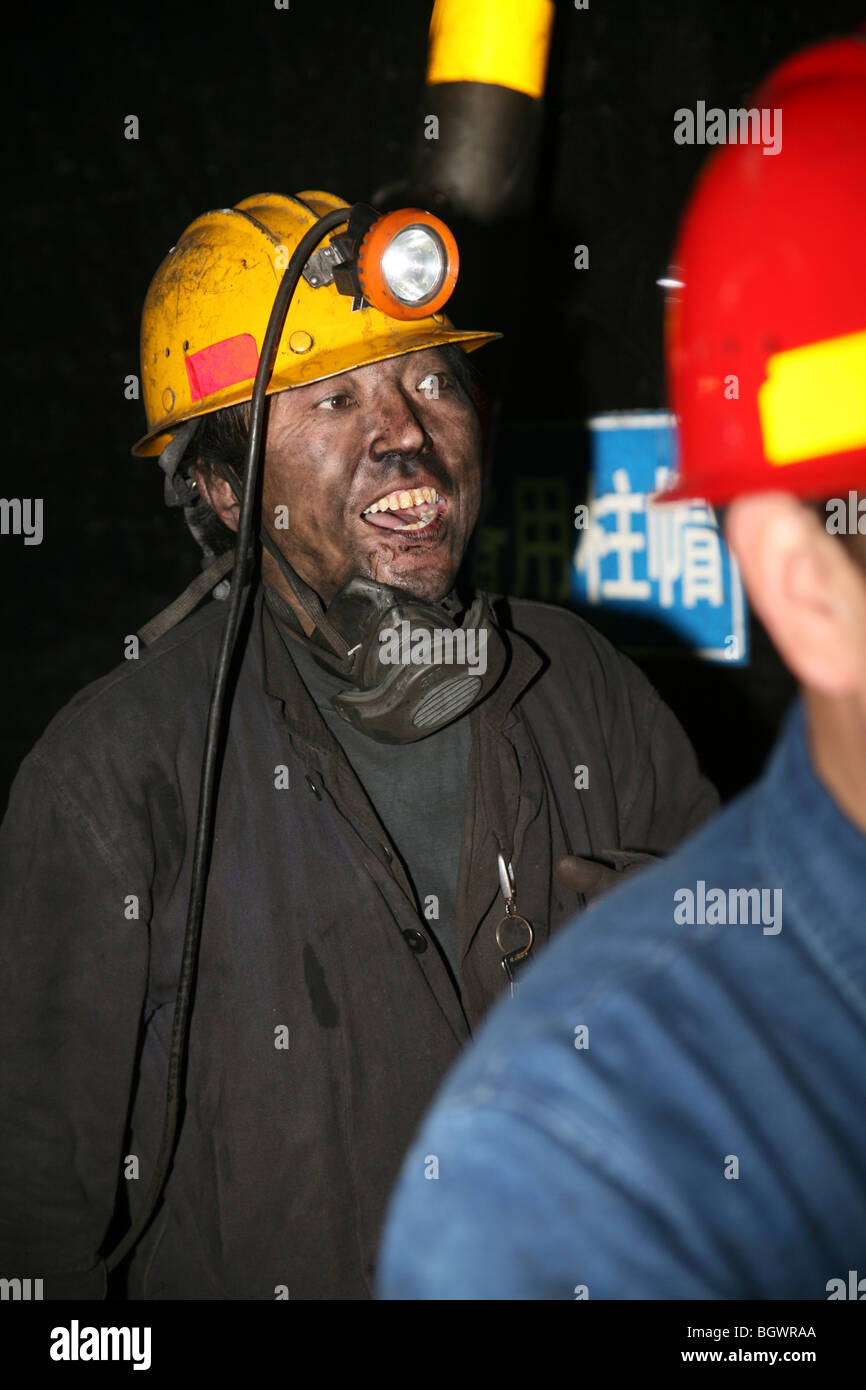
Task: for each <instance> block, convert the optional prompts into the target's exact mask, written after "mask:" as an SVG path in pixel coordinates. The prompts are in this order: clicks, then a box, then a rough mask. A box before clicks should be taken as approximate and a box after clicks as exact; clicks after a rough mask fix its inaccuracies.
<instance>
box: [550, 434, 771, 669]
mask: <svg viewBox="0 0 866 1390" xmlns="http://www.w3.org/2000/svg"><path fill="white" fill-rule="evenodd" d="M590 429H591V430H592V432H593V467H592V473H593V481H592V492H591V495H590V498H589V509H588V512H589V515H588V522H587V525H586V527H585V529H583V530H582V531H581V533H580V536H579V539H578V544H577V547H576V550H575V554H574V588H573V592H574V595H575V597H576V598H577V599H578V601H580V602H583V603H585V604H589V605H591V606H602V607H610V608H611V609H616V610H618V611H619V612H622V613H631V614H634V615H635V616H636V617H640V618H655V620H656V621H657V622H659V623H663V624H664V625H665V626H666V627H667V628H668V629H670V630H671V631H672V633H673V634H675V635H676V638H677V639H678V641H679V642H680V643H682V642H685V643H687V645H689V646H691V647H693V648H695V649H696V651H697V652H698V654H699V655H701V656H703V657H705V658H706V659H708V660H724V661H726V662H732V663H734V664H743V663H744V662H745V661H746V659H747V635H746V621H745V616H746V608H745V598H744V595H743V590H742V584H741V581H740V575H739V571H738V569H737V566H736V562H735V561H734V560H733V558H732V557H731V556H730V554H729V553H728V550H727V547H726V546H725V543H724V539H723V537H722V534H721V531H720V529H719V524H718V520H717V518H716V514H715V512H714V510H713V508H712V507H711V506H710V505H709V503H707V502H704V501H699V500H697V501H684V502H675V503H671V504H665V505H656V504H655V502H654V495H655V494H656V493H658V492H660V491H662V490H663V489H664V488H665V487H666V485H667V483H668V481H669V480H670V477H671V473H672V464H673V442H674V441H673V435H674V427H673V420H672V417H671V416H669V415H667V414H666V413H664V412H649V413H648V412H637V411H635V412H632V413H624V414H617V415H604V416H596V417H594V419H592V420H591V421H590ZM656 640H657V641H658V639H656Z"/></svg>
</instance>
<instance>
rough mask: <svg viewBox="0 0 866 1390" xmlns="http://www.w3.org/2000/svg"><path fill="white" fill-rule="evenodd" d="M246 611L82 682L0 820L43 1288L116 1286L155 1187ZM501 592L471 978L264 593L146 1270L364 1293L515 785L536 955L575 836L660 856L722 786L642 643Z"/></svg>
mask: <svg viewBox="0 0 866 1390" xmlns="http://www.w3.org/2000/svg"><path fill="white" fill-rule="evenodd" d="M225 611H226V610H225V606H224V605H222V604H217V603H211V604H208V605H206V606H205V608H204V609H202V610H200V611H199V612H198V613H196V614H194V615H193V616H192V617H191V618H189V619H187V621H185V622H184V623H182V624H181V625H180V626H178V627H176V628H175V629H174V630H172V631H171V632H169V633H167V634H166V635H165V636H164V637H162V638H161V639H160V640H159V641H158V642H157V643H155V645H154V646H153V647H151V648H149V649H147V650H146V651H144V652H143V653H142V654H141V656H140V658H139V659H137V660H129V661H126V662H124V663H123V664H122V665H121V666H120V667H119V668H118V669H117V670H115V671H113V672H112V673H111V674H110V675H108V676H106V677H105V678H103V679H102V680H99V681H97V682H95V683H94V684H92V685H90V686H88V687H87V688H86V689H85V690H83V691H82V692H81V693H80V694H79V695H77V696H76V697H75V699H73V700H72V701H71V702H70V703H69V704H68V705H67V706H66V708H65V709H64V710H63V711H62V712H61V713H60V714H59V715H57V717H56V718H55V719H54V720H53V721H52V723H51V724H50V725H49V727H48V729H47V730H46V732H45V734H44V735H43V737H42V738H41V740H40V741H39V743H38V744H37V745H36V747H35V748H34V749H33V751H32V752H31V753H30V754H29V756H28V757H27V758H26V759H25V761H24V763H23V764H22V766H21V769H20V771H19V773H18V776H17V778H16V780H15V783H14V785H13V789H12V794H11V799H10V805H9V810H8V813H7V816H6V819H5V821H4V825H3V829H2V832H0V882H2V895H3V896H2V923H0V953H2V959H0V966H2V981H3V996H4V997H3V1000H2V1007H0V1029H2V1034H3V1037H2V1048H0V1058H2V1061H0V1087H2V1089H0V1274H2V1275H3V1276H4V1277H7V1278H15V1277H19V1278H23V1277H27V1276H30V1277H35V1278H42V1279H43V1280H44V1292H45V1297H47V1298H101V1297H103V1296H104V1295H105V1292H106V1287H107V1282H106V1269H105V1264H104V1258H103V1257H104V1255H105V1254H107V1250H108V1248H110V1246H108V1247H107V1246H106V1237H107V1229H108V1227H109V1223H110V1221H111V1219H112V1213H113V1211H114V1210H115V1207H116V1204H117V1203H118V1199H119V1198H120V1197H122V1195H123V1193H124V1192H126V1194H128V1198H129V1204H130V1207H131V1210H132V1212H133V1214H134V1213H135V1211H136V1210H138V1209H139V1207H140V1206H141V1204H142V1202H143V1199H144V1195H145V1193H146V1191H147V1188H148V1185H149V1181H150V1177H151V1174H152V1172H153V1168H154V1164H155V1160H156V1154H157V1152H158V1149H159V1140H160V1135H161V1132H162V1124H163V1109H164V1097H165V1086H166V1071H167V1057H168V1052H169V1047H170V1040H171V1025H172V1017H173V1006H174V997H175V992H176V985H177V977H178V972H179V967H180V958H181V950H182V943H183V937H184V928H185V921H186V912H187V896H188V892H189V884H190V874H191V866H192V854H193V838H194V829H195V822H196V813H197V806H198V793H199V777H200V766H201V756H202V747H203V743H204V736H205V727H206V721H207V712H208V704H209V698H210V687H211V681H212V678H213V672H214V665H215V661H216V656H217V652H218V647H219V640H220V635H221V631H222V626H223V622H224V619H225ZM500 611H501V612H502V613H504V615H505V618H504V628H505V636H506V638H507V642H508V645H509V648H510V662H509V666H508V669H507V672H506V675H505V676H504V678H503V680H502V681H501V682H500V684H499V686H498V687H497V689H496V690H495V691H494V693H493V694H492V695H491V696H489V697H488V698H487V699H486V700H485V701H484V702H483V703H482V704H481V705H479V706H478V707H477V708H476V709H474V710H473V711H472V713H471V716H470V718H471V721H472V754H471V757H470V763H469V771H468V784H467V793H466V809H465V817H464V828H463V841H462V852H461V860H460V872H459V879H458V894H457V898H458V915H457V938H458V953H459V956H460V960H461V972H462V979H461V985H462V1001H461V998H460V996H458V994H457V992H456V990H455V988H454V986H453V984H452V982H451V980H450V977H449V975H448V971H447V968H446V967H445V965H444V964H443V961H442V958H441V957H440V955H439V953H438V951H437V950H436V949H435V948H433V949H427V950H420V951H419V950H418V949H417V947H418V946H419V944H420V945H423V942H420V941H419V933H420V934H422V935H423V936H424V940H425V941H426V939H427V935H428V933H427V931H426V926H427V924H426V922H425V921H424V919H423V918H421V917H419V915H418V910H417V908H416V905H415V897H414V894H413V891H412V887H411V884H410V883H409V882H408V880H407V879H406V877H405V875H404V873H403V870H402V867H401V865H400V862H399V855H398V854H397V853H396V847H395V846H394V845H392V844H391V843H390V842H389V839H388V836H387V834H386V832H385V830H384V828H383V826H382V824H381V822H380V821H379V818H378V816H377V815H376V813H375V811H374V810H373V807H372V805H371V803H370V802H369V801H368V799H367V797H366V796H365V794H364V791H363V789H362V787H361V785H360V783H359V782H358V780H357V778H356V777H355V774H354V773H353V771H352V769H351V767H350V766H349V763H348V761H347V760H346V758H345V756H344V754H343V753H342V750H341V749H340V748H339V746H338V744H337V743H336V742H335V740H334V739H333V737H332V735H331V734H330V732H329V731H328V729H327V727H326V725H325V723H324V721H323V720H322V718H321V716H320V715H319V713H318V711H317V710H316V708H315V706H314V704H313V703H312V701H311V699H310V698H309V696H308V694H307V692H306V689H305V687H304V686H303V684H302V682H301V680H300V678H299V676H298V674H297V672H296V670H295V668H294V666H293V664H292V662H291V659H290V657H289V656H288V652H287V650H286V646H285V643H284V640H283V638H282V637H281V635H280V633H279V632H278V630H277V628H276V626H275V623H274V619H273V618H272V617H271V615H270V613H269V611H268V609H267V607H266V606H265V605H263V603H262V595H261V590H259V591H258V592H257V594H256V595H255V597H254V601H253V603H252V604H251V605H250V619H249V632H248V638H247V640H246V645H245V648H244V651H243V658H242V661H241V663H240V669H239V675H238V679H237V686H236V689H235V692H234V698H233V702H232V706H231V714H230V720H229V725H228V732H227V736H226V743H225V757H224V763H223V768H222V775H221V783H220V791H219V800H218V808H217V814H216V828H215V835H214V841H213V854H212V860H211V866H210V876H209V880H208V888H207V900H206V906H205V917H204V926H203V933H202V944H201V953H200V959H199V968H198V977H197V983H196V988H195V999H194V1009H193V1016H192V1027H191V1034H190V1044H189V1059H188V1074H187V1080H186V1088H185V1097H186V1100H185V1109H184V1113H183V1123H182V1128H181V1133H180V1139H179V1143H178V1147H177V1151H176V1155H175V1159H174V1164H173V1168H172V1171H171V1174H170V1177H169V1180H168V1183H167V1185H166V1188H165V1191H164V1195H163V1200H162V1204H161V1206H160V1208H159V1210H158V1212H157V1215H156V1217H155V1219H154V1221H153V1222H152V1224H151V1226H150V1228H149V1230H148V1231H147V1233H146V1234H145V1236H144V1237H143V1239H142V1240H141V1242H140V1244H139V1246H138V1247H137V1249H136V1252H135V1255H134V1257H133V1260H132V1263H131V1267H130V1272H129V1281H128V1292H129V1296H130V1297H131V1298H134V1299H274V1298H275V1297H286V1296H288V1297H290V1298H292V1299H297V1298H307V1299H363V1298H369V1297H371V1296H372V1293H373V1275H374V1270H373V1265H374V1259H375V1255H376V1249H377V1243H378V1237H379V1232H380V1226H381V1222H382V1218H383V1213H384V1208H385V1202H386V1199H387V1197H388V1194H389V1191H390V1189H391V1187H392V1184H393V1182H394V1180H395V1178H396V1175H397V1172H398V1170H399V1165H400V1160H401V1158H402V1156H403V1154H404V1152H405V1150H406V1149H407V1147H408V1145H409V1142H410V1140H411V1138H412V1135H413V1133H414V1131H415V1129H416V1127H417V1125H418V1123H419V1121H420V1119H421V1117H422V1114H423V1113H424V1110H425V1108H426V1106H427V1105H428V1103H429V1102H430V1100H431V1099H432V1097H433V1094H434V1092H435V1090H436V1089H437V1087H438V1085H439V1083H440V1082H441V1081H442V1079H443V1077H444V1075H445V1073H446V1071H447V1070H448V1068H449V1066H450V1065H451V1064H452V1063H453V1062H454V1060H455V1059H456V1058H457V1056H458V1053H459V1052H460V1050H461V1047H462V1046H463V1044H464V1043H465V1042H466V1040H467V1038H468V1037H469V1035H470V1033H471V1031H472V1030H473V1029H474V1028H475V1027H476V1025H477V1024H478V1022H479V1021H480V1020H481V1019H482V1018H483V1016H484V1015H485V1013H486V1011H487V1010H488V1008H489V1007H490V1005H491V1003H492V1002H493V1001H494V1000H495V999H496V998H497V996H498V995H500V994H501V993H502V992H503V989H504V988H506V987H507V982H506V980H505V977H504V974H503V971H502V968H501V954H500V950H499V948H498V947H497V945H496V941H495V936H494V934H495V929H496V924H497V922H498V921H499V919H500V918H501V916H502V913H503V899H502V895H501V891H500V886H499V877H498V873H497V852H498V848H499V845H498V842H497V840H496V838H495V836H494V834H493V829H492V827H491V823H490V822H491V818H492V817H491V811H490V807H492V806H500V807H503V806H504V807H505V808H506V811H507V816H508V819H509V826H508V833H509V834H510V835H511V836H512V843H513V852H512V862H513V865H514V873H515V879H516V888H517V905H518V909H519V911H520V912H521V913H522V914H523V915H524V916H525V917H527V918H528V919H529V920H530V922H531V923H532V925H533V927H534V929H535V934H536V947H535V951H536V953H537V952H539V951H543V950H544V945H545V942H546V940H547V939H548V937H549V936H550V934H551V933H552V932H554V931H556V930H557V929H558V928H559V927H560V926H561V925H563V924H564V923H565V921H566V920H568V918H569V917H570V916H571V915H572V914H573V913H574V912H575V910H576V909H578V908H579V907H580V906H581V905H582V900H580V899H579V898H578V896H577V895H576V894H574V893H573V892H571V891H569V890H568V889H566V888H563V887H560V886H559V884H558V882H557V881H555V880H554V876H553V869H552V866H553V862H554V861H555V860H556V859H557V858H558V857H559V856H561V855H565V854H578V855H594V854H597V853H599V852H601V851H605V850H610V849H634V850H642V851H649V852H652V853H664V852H666V851H668V850H670V849H671V848H672V847H673V846H674V845H676V844H677V843H678V841H680V840H681V839H682V838H683V837H684V836H685V835H686V834H687V833H688V832H689V831H691V830H692V829H694V828H696V827H697V826H698V825H699V824H701V823H702V822H703V821H704V820H705V819H706V818H707V816H708V815H710V814H711V812H712V811H713V810H714V809H715V807H716V805H717V798H716V795H715V792H714V790H713V789H712V787H711V786H710V784H709V783H708V782H707V781H706V780H705V779H703V778H702V777H701V775H700V773H699V770H698V767H697V765H696V761H695V757H694V754H693V752H692V749H691V746H690V744H689V743H688V740H687V739H686V737H685V735H684V733H683V731H682V729H681V728H680V726H679V724H678V723H677V721H676V719H675V718H674V716H673V715H672V714H671V712H670V710H669V709H668V708H667V707H666V706H665V705H664V704H663V703H662V701H661V700H660V699H659V697H658V695H657V694H656V693H655V691H654V690H653V689H652V688H651V686H650V685H649V684H648V682H647V681H646V679H645V678H644V677H643V676H642V675H641V674H640V672H639V671H638V670H637V668H636V667H635V666H634V665H633V664H632V663H631V662H629V661H628V660H627V659H626V658H624V657H623V656H621V655H619V654H618V653H617V652H616V651H614V649H613V648H612V647H611V646H610V645H609V644H608V643H607V642H606V641H605V640H604V639H603V638H602V637H601V636H599V634H598V633H596V632H595V631H593V629H592V628H590V627H589V626H588V625H587V624H585V623H584V622H582V621H581V620H580V619H579V618H577V617H575V616H574V615H573V614H570V613H568V612H566V611H565V610H563V609H559V608H555V607H548V606H546V605H543V604H538V603H529V602H522V601H521V602H518V601H511V602H510V605H505V606H504V608H501V610H500ZM580 766H583V767H585V768H586V769H587V774H586V777H588V786H583V785H579V786H576V785H575V782H576V781H577V782H578V783H580V784H582V782H583V781H584V780H586V778H584V777H583V776H577V777H576V776H575V768H577V767H580ZM279 769H286V770H287V773H288V777H286V773H285V772H280V771H279ZM494 777H495V778H496V779H497V789H496V794H495V796H494V795H492V794H490V787H491V779H493V778H494ZM286 781H288V786H286V785H285V783H286ZM423 795H424V791H423V788H419V796H423ZM404 933H409V934H410V935H409V937H408V938H407V937H406V936H404ZM410 941H411V942H412V943H413V946H414V949H413V948H412V947H411V946H410V944H409V942H410Z"/></svg>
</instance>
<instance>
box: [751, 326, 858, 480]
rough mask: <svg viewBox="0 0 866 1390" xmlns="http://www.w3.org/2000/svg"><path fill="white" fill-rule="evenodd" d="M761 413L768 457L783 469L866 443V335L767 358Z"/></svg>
mask: <svg viewBox="0 0 866 1390" xmlns="http://www.w3.org/2000/svg"><path fill="white" fill-rule="evenodd" d="M758 414H759V415H760V418H761V434H762V435H763V440H764V455H765V457H766V459H767V462H768V463H772V464H774V465H776V466H778V467H782V466H784V465H785V464H787V463H799V462H800V460H802V459H807V458H821V457H823V455H825V454H841V453H845V451H846V450H848V449H857V448H859V447H861V446H862V445H866V333H846V334H844V335H843V336H842V337H841V338H826V339H825V340H824V341H823V342H820V343H807V344H806V345H805V346H804V347H797V348H790V349H789V350H788V351H787V352H777V353H775V354H774V355H773V356H772V357H770V358H768V359H767V380H766V381H765V382H763V384H762V385H761V386H760V387H759V388H758Z"/></svg>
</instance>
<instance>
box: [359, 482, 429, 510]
mask: <svg viewBox="0 0 866 1390" xmlns="http://www.w3.org/2000/svg"><path fill="white" fill-rule="evenodd" d="M438 501H439V493H438V492H437V491H436V489H435V487H413V488H412V490H411V492H409V491H402V492H389V493H388V495H387V496H386V497H380V498H379V500H378V502H374V503H373V504H372V506H369V507H365V508H364V515H365V516H366V515H367V514H368V513H369V512H387V511H392V512H402V511H405V510H406V508H407V507H420V506H421V504H422V503H423V502H428V503H432V502H438Z"/></svg>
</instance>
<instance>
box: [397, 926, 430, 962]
mask: <svg viewBox="0 0 866 1390" xmlns="http://www.w3.org/2000/svg"><path fill="white" fill-rule="evenodd" d="M403 940H404V941H405V942H406V945H407V946H408V947H409V950H410V951H416V952H417V953H418V955H419V956H420V954H421V952H422V951H426V950H427V938H426V936H425V935H424V933H423V932H420V931H416V930H415V928H414V927H409V928H408V929H407V930H406V931H404V933H403Z"/></svg>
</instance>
